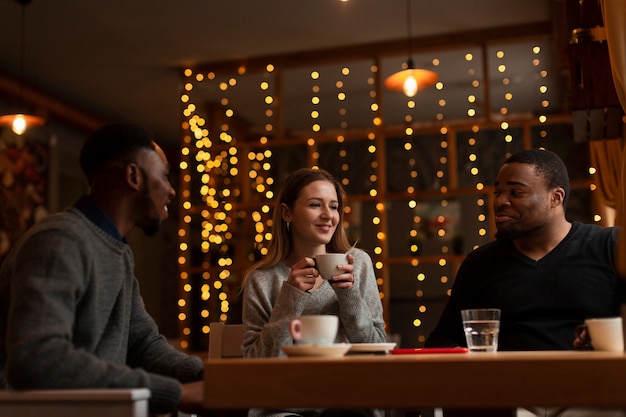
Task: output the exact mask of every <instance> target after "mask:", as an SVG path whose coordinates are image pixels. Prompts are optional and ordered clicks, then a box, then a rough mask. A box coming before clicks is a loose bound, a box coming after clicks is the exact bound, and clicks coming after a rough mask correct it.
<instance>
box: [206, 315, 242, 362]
mask: <svg viewBox="0 0 626 417" xmlns="http://www.w3.org/2000/svg"><path fill="white" fill-rule="evenodd" d="M210 328H211V331H210V332H209V359H225V358H241V357H243V353H242V352H241V344H242V343H243V324H225V323H222V322H211V323H210Z"/></svg>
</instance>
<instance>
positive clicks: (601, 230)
mask: <svg viewBox="0 0 626 417" xmlns="http://www.w3.org/2000/svg"><path fill="white" fill-rule="evenodd" d="M617 230H618V228H617V227H615V226H609V227H604V226H600V225H598V224H593V223H582V222H579V221H573V222H572V234H574V235H584V236H613V235H615V233H616V232H617Z"/></svg>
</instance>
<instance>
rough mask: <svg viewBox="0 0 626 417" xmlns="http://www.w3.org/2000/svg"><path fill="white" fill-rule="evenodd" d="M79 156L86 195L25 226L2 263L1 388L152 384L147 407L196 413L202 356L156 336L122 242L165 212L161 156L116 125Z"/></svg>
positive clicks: (154, 224) (142, 136)
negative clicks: (187, 351) (60, 209)
mask: <svg viewBox="0 0 626 417" xmlns="http://www.w3.org/2000/svg"><path fill="white" fill-rule="evenodd" d="M80 164H81V167H82V169H83V171H84V173H85V175H86V177H87V180H88V182H89V186H90V191H89V193H88V194H87V195H84V196H82V197H81V198H80V199H79V200H78V201H77V202H76V203H75V204H74V205H72V206H71V207H69V208H68V209H66V210H65V211H63V212H61V213H58V214H54V215H51V216H49V217H47V218H46V219H44V220H42V221H41V222H39V223H38V224H36V225H35V226H33V227H32V228H31V229H30V230H29V231H27V232H26V233H25V234H24V236H23V237H22V238H21V239H20V240H19V241H18V242H17V243H16V244H15V246H14V248H13V249H12V251H11V252H10V254H9V255H8V256H7V258H6V259H5V262H4V263H3V265H2V268H1V269H0V389H18V390H21V389H77V388H135V387H145V388H149V389H150V391H151V398H150V401H149V408H150V412H151V413H169V412H172V411H174V410H176V409H180V410H182V411H186V412H195V411H196V410H197V409H198V408H199V406H200V402H201V398H202V395H201V392H202V391H201V388H202V385H201V382H193V381H199V380H201V378H202V369H203V363H202V361H201V360H200V359H199V358H197V357H193V356H190V355H186V354H184V353H182V352H180V351H177V350H176V349H174V348H172V347H171V346H170V345H169V344H168V343H167V341H166V339H165V338H164V337H163V336H162V335H161V334H160V333H159V331H158V328H157V326H156V323H155V322H154V320H153V319H152V318H151V317H150V315H149V314H148V313H147V312H146V310H145V308H144V303H143V300H142V298H141V295H140V293H139V287H138V283H137V280H136V278H135V276H134V258H133V254H132V251H131V249H130V248H129V246H128V245H127V244H126V241H125V239H124V237H125V236H126V235H127V234H128V233H129V232H130V231H131V230H132V229H133V228H134V227H139V228H141V229H142V230H143V231H144V232H145V233H146V234H153V233H155V232H156V231H157V230H158V228H159V226H160V224H161V223H162V222H163V221H164V220H165V219H166V218H167V216H168V210H167V205H168V204H169V203H170V201H171V200H172V198H173V197H174V195H175V192H174V189H173V188H172V186H171V184H170V182H169V179H168V174H169V166H168V163H167V159H166V157H165V154H164V153H163V151H162V150H161V148H160V147H159V146H158V145H157V144H156V143H155V142H154V141H153V139H152V136H151V135H150V133H149V132H147V131H146V130H144V129H143V128H141V127H139V126H136V125H133V124H126V123H115V124H111V125H107V126H104V127H102V128H100V129H98V130H97V131H96V132H95V133H94V134H93V135H92V136H90V137H89V139H87V141H86V142H85V144H84V146H83V148H82V150H81V155H80Z"/></svg>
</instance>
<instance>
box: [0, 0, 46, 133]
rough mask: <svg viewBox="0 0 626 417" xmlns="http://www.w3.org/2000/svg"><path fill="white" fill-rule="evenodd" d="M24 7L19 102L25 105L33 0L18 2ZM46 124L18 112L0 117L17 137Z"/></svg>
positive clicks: (39, 119) (33, 116) (34, 117)
mask: <svg viewBox="0 0 626 417" xmlns="http://www.w3.org/2000/svg"><path fill="white" fill-rule="evenodd" d="M16 2H17V3H19V4H21V5H22V22H21V28H20V29H21V33H20V36H21V39H20V79H19V83H20V98H19V102H20V104H21V105H24V97H23V96H24V55H25V53H24V50H25V41H24V38H25V33H26V6H27V5H28V4H30V2H31V0H16ZM44 123H45V120H44V118H43V117H40V116H36V115H32V114H25V113H24V112H16V113H14V114H6V115H2V116H0V126H7V127H10V128H11V130H13V132H14V133H15V134H16V135H21V134H23V133H24V132H25V131H26V129H28V128H29V127H33V126H41V125H43V124H44Z"/></svg>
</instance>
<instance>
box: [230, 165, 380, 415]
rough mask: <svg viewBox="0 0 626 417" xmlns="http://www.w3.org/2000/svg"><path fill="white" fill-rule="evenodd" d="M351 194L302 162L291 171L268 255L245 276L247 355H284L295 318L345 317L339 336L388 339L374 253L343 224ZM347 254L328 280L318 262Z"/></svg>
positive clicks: (281, 412) (273, 412) (368, 340)
mask: <svg viewBox="0 0 626 417" xmlns="http://www.w3.org/2000/svg"><path fill="white" fill-rule="evenodd" d="M345 204H346V195H345V192H344V190H343V187H342V186H341V184H339V182H337V181H336V180H335V178H333V177H332V176H331V175H330V174H329V173H328V172H326V171H324V170H318V169H308V168H303V169H300V170H298V171H296V172H294V173H292V174H291V175H290V176H289V178H287V180H286V181H285V183H284V184H283V186H282V188H281V191H280V192H279V195H278V204H277V206H276V208H275V210H274V215H273V234H272V242H271V244H270V246H269V248H268V254H267V256H266V257H265V258H264V259H262V260H261V261H260V262H258V263H257V264H255V265H254V266H253V267H252V268H251V269H250V271H248V273H247V275H246V278H245V281H244V300H243V323H244V327H245V334H244V341H243V346H242V349H243V353H244V356H245V357H268V356H281V355H284V354H283V353H282V351H281V346H283V345H292V344H293V339H292V337H291V335H290V333H289V322H290V321H291V319H293V318H294V317H298V316H301V315H311V314H313V315H314V314H330V315H336V316H338V317H339V330H338V332H337V338H336V340H335V341H336V342H349V343H381V342H385V341H386V334H385V329H384V320H383V309H382V303H381V300H380V296H379V291H378V286H377V284H376V277H375V275H374V269H373V266H372V260H371V259H370V257H369V255H368V254H367V253H366V252H364V251H362V250H360V249H356V248H353V247H351V246H350V244H349V242H348V238H347V236H346V233H345V230H344V229H343V212H344V207H345ZM335 252H341V253H344V252H345V253H347V254H348V256H347V258H348V264H347V265H341V266H339V269H340V270H342V272H343V273H341V274H338V275H335V276H334V277H333V278H332V279H330V280H324V279H322V278H321V277H320V275H319V273H318V271H317V269H315V262H314V259H313V258H314V257H315V256H316V255H318V254H321V253H335ZM320 413H323V410H251V413H250V414H251V415H274V416H279V415H298V414H300V415H307V416H310V415H317V414H320Z"/></svg>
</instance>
